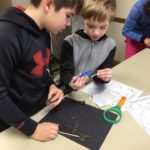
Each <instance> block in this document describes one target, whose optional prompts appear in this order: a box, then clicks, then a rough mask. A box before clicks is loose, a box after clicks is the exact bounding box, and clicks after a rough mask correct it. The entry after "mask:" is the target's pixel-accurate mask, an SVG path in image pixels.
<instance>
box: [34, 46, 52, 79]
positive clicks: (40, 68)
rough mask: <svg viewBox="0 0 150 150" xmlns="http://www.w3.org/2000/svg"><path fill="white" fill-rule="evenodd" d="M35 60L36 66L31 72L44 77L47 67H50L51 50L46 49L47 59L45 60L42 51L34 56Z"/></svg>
mask: <svg viewBox="0 0 150 150" xmlns="http://www.w3.org/2000/svg"><path fill="white" fill-rule="evenodd" d="M33 60H34V62H35V64H36V66H35V67H34V68H33V69H32V70H31V74H32V75H35V76H38V77H42V76H43V72H44V68H45V66H46V67H48V65H49V60H50V49H49V48H47V49H46V58H43V55H42V51H41V50H40V51H38V52H37V53H36V54H34V55H33Z"/></svg>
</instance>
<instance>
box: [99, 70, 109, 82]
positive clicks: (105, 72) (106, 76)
mask: <svg viewBox="0 0 150 150" xmlns="http://www.w3.org/2000/svg"><path fill="white" fill-rule="evenodd" d="M111 77H112V70H111V69H110V68H105V69H101V70H98V71H97V78H99V79H101V80H103V81H106V82H108V81H110V80H111Z"/></svg>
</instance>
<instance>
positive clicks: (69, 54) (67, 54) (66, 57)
mask: <svg viewBox="0 0 150 150" xmlns="http://www.w3.org/2000/svg"><path fill="white" fill-rule="evenodd" d="M61 50H62V52H61V65H60V67H61V69H60V81H61V83H62V84H64V85H65V86H67V87H69V82H70V81H71V79H72V77H73V76H74V61H73V47H72V46H71V45H70V44H69V43H68V42H67V41H65V40H64V41H63V43H62V47H61Z"/></svg>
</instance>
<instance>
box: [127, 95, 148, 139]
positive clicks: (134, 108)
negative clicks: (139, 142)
mask: <svg viewBox="0 0 150 150" xmlns="http://www.w3.org/2000/svg"><path fill="white" fill-rule="evenodd" d="M127 111H128V112H129V114H130V115H131V116H132V117H133V118H134V119H135V120H136V121H137V122H138V124H139V125H140V126H141V127H142V128H143V129H144V131H145V132H146V133H147V134H148V135H149V136H150V96H145V97H141V98H140V99H137V100H136V101H135V102H131V103H129V104H128V107H127Z"/></svg>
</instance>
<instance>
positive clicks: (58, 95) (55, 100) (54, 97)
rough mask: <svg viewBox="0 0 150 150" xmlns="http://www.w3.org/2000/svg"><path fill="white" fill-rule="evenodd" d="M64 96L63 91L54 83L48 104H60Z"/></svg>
mask: <svg viewBox="0 0 150 150" xmlns="http://www.w3.org/2000/svg"><path fill="white" fill-rule="evenodd" d="M63 98H64V93H63V91H62V90H61V89H59V88H57V87H56V86H55V85H54V84H53V85H51V86H50V88H49V93H48V100H47V105H51V106H53V107H55V106H57V105H59V104H60V102H61V101H62V99H63Z"/></svg>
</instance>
